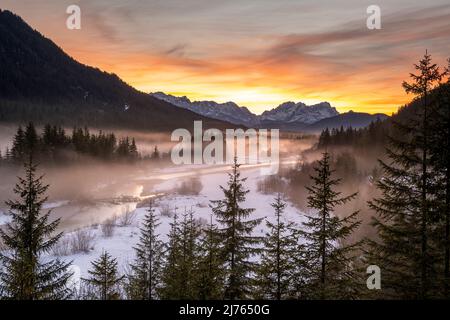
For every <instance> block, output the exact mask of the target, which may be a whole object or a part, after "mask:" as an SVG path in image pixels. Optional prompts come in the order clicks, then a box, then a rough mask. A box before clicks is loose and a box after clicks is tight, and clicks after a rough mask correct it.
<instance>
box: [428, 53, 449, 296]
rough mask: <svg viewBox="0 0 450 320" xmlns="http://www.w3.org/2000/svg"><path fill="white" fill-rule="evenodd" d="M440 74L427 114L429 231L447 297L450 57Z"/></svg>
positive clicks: (443, 289)
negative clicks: (434, 227)
mask: <svg viewBox="0 0 450 320" xmlns="http://www.w3.org/2000/svg"><path fill="white" fill-rule="evenodd" d="M448 63H449V65H448V66H447V68H446V69H445V72H444V74H443V77H445V76H447V77H448V78H447V82H446V83H444V84H441V85H440V86H439V87H438V88H437V89H436V90H435V91H436V92H435V94H434V97H433V102H432V105H431V107H432V108H431V115H430V118H431V119H430V126H429V127H430V131H431V133H430V162H431V166H432V170H431V171H432V172H435V173H436V174H435V175H434V177H435V181H437V183H436V187H435V193H436V199H437V205H438V206H439V209H438V212H439V214H438V217H437V220H438V223H439V225H440V226H439V228H440V229H441V230H440V231H439V232H432V233H431V235H432V237H433V239H432V240H434V241H436V242H437V245H438V246H439V248H438V250H439V251H440V252H441V255H442V259H439V260H442V263H441V264H442V269H443V271H442V274H443V279H442V281H439V283H442V284H443V286H442V287H443V288H442V293H443V294H444V296H443V297H445V298H450V59H449V60H448Z"/></svg>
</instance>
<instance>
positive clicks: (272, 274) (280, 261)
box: [257, 194, 297, 300]
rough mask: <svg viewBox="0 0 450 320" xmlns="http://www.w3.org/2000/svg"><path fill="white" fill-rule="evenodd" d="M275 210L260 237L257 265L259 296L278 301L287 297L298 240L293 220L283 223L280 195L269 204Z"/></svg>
mask: <svg viewBox="0 0 450 320" xmlns="http://www.w3.org/2000/svg"><path fill="white" fill-rule="evenodd" d="M271 206H272V207H273V208H274V210H275V222H270V221H269V220H267V221H266V225H267V228H268V230H269V231H268V233H266V236H265V237H264V239H263V249H262V256H261V264H260V266H259V268H258V270H259V272H258V277H257V280H258V286H259V290H258V291H259V295H260V296H259V298H262V299H269V300H281V299H286V298H288V297H290V292H291V291H292V283H293V280H294V279H293V275H294V273H295V265H296V261H295V260H294V255H295V253H296V247H297V241H296V237H295V236H294V223H293V222H285V221H284V218H283V212H284V210H285V208H286V203H284V202H283V200H282V198H281V194H278V196H277V198H276V199H275V202H274V203H272V204H271Z"/></svg>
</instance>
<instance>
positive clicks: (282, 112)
mask: <svg viewBox="0 0 450 320" xmlns="http://www.w3.org/2000/svg"><path fill="white" fill-rule="evenodd" d="M338 114H339V112H338V111H337V110H336V108H334V107H332V106H331V105H330V104H329V103H328V102H321V103H318V104H315V105H311V106H308V105H306V104H304V103H303V102H298V103H295V102H285V103H283V104H280V105H279V106H278V107H276V108H275V109H272V110H270V111H264V113H263V114H262V115H261V120H262V121H282V122H287V123H291V122H300V123H305V124H312V123H315V122H317V121H320V120H322V119H325V118H330V117H334V116H336V115H338Z"/></svg>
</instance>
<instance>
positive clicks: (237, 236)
mask: <svg viewBox="0 0 450 320" xmlns="http://www.w3.org/2000/svg"><path fill="white" fill-rule="evenodd" d="M239 166H240V165H239V164H238V163H237V159H236V158H235V159H234V165H233V168H232V172H231V173H230V174H229V179H228V184H227V187H226V188H225V187H222V186H221V187H220V188H221V189H222V191H223V194H224V199H223V200H217V201H212V210H213V213H214V214H215V216H216V220H217V221H218V223H219V228H220V229H219V230H218V235H219V236H220V239H221V242H222V248H221V250H222V259H223V261H224V264H223V270H224V271H225V284H224V298H225V299H230V300H235V299H245V298H248V297H249V295H250V293H251V290H252V289H251V285H252V283H251V282H252V279H251V276H252V274H253V272H254V271H255V262H253V261H251V257H252V256H253V255H255V254H257V252H258V248H257V246H258V244H259V243H260V242H261V239H260V237H255V236H253V235H252V232H253V229H254V228H255V227H256V226H257V225H258V224H260V222H261V219H248V218H249V216H250V214H251V213H252V212H253V211H254V209H252V208H243V207H242V203H243V202H244V201H245V198H246V195H247V193H248V192H249V191H248V190H246V189H245V186H244V183H245V181H246V179H245V178H241V173H240V172H239Z"/></svg>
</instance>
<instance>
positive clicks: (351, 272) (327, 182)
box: [301, 152, 360, 299]
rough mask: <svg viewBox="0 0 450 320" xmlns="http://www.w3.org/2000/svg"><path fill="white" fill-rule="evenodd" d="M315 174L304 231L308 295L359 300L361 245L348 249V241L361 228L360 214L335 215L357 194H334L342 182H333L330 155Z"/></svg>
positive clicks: (356, 244)
mask: <svg viewBox="0 0 450 320" xmlns="http://www.w3.org/2000/svg"><path fill="white" fill-rule="evenodd" d="M314 170H315V175H314V176H311V179H312V181H313V185H312V186H311V187H308V188H307V190H308V193H309V195H308V207H309V208H310V209H312V212H311V214H310V215H308V216H307V217H306V218H307V221H306V222H303V227H304V228H303V230H302V231H301V235H302V236H303V237H304V239H305V241H306V243H305V250H306V252H307V254H306V258H307V266H306V268H307V270H306V273H307V286H306V289H307V291H306V292H305V294H306V297H308V298H313V299H352V298H356V297H357V294H358V292H357V289H358V285H359V281H360V279H359V278H358V272H357V270H356V269H355V268H354V262H355V255H356V250H357V248H358V245H359V243H355V244H351V245H346V244H345V241H346V240H347V238H348V237H349V236H350V235H351V234H352V232H353V231H354V230H355V229H356V228H357V227H358V226H359V225H360V221H359V220H357V215H358V213H359V212H358V211H355V212H352V213H350V214H349V215H348V216H346V217H344V218H340V217H338V216H337V215H336V214H335V208H336V207H337V206H340V205H343V204H346V203H347V202H349V201H351V200H352V199H354V198H355V197H356V193H354V194H351V195H349V196H346V197H341V192H338V191H336V190H335V187H336V186H338V185H339V184H340V182H341V179H333V177H332V174H333V172H334V171H333V170H331V168H330V156H329V154H328V153H326V152H325V153H324V154H323V157H322V159H321V160H319V162H318V166H317V167H315V168H314Z"/></svg>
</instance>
